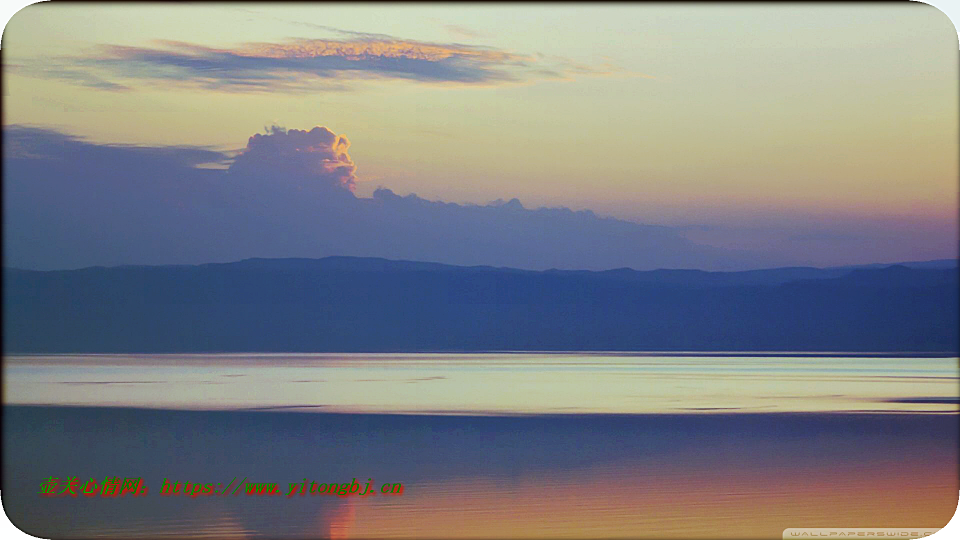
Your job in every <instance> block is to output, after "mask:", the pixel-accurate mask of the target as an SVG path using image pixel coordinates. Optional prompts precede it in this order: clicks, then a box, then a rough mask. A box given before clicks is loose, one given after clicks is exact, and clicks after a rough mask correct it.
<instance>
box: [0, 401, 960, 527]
mask: <svg viewBox="0 0 960 540" xmlns="http://www.w3.org/2000/svg"><path fill="white" fill-rule="evenodd" d="M3 429H4V442H5V447H4V463H3V467H4V468H3V470H4V473H5V474H4V485H3V498H4V507H5V510H6V512H7V513H8V515H9V516H10V517H11V519H12V520H13V521H14V523H16V524H17V525H18V526H20V527H21V528H23V529H25V530H27V531H28V532H30V533H32V534H34V535H37V536H41V537H57V538H62V537H67V536H70V535H73V536H82V537H96V536H105V537H123V538H127V537H134V536H148V537H158V536H180V537H183V536H209V537H242V538H245V537H271V538H276V537H289V538H307V537H310V538H315V537H330V538H382V537H407V538H435V537H444V538H451V537H459V538H514V537H546V538H557V537H658V538H662V537H703V538H716V537H729V538H732V537H740V538H744V537H747V538H750V537H756V538H779V537H780V534H781V532H782V530H783V529H784V528H787V527H798V526H801V527H829V526H841V527H843V526H854V525H856V526H871V527H873V526H876V527H898V526H899V527H942V526H943V525H944V524H945V523H946V522H947V521H948V520H949V519H950V517H951V516H952V515H953V513H954V511H955V509H956V505H957V491H958V489H960V486H958V478H960V471H958V465H957V462H958V455H957V445H958V436H957V422H956V416H954V415H942V414H938V415H930V414H928V415H912V414H871V415H864V414H811V413H803V414H783V413H773V414H770V413H766V414H743V413H741V414H723V413H715V414H678V415H669V414H657V415H573V414H565V415H531V416H521V417H516V416H508V417H496V416H432V415H396V414H394V415H371V414H305V413H291V412H238V411H220V412H209V411H206V412H200V411H164V410H137V409H123V408H75V407H74V408H71V407H23V406H7V407H5V411H4V424H3ZM51 475H53V476H59V477H61V478H63V477H67V476H79V477H81V478H84V479H85V478H88V477H96V478H102V477H104V476H106V475H111V476H113V475H119V476H143V477H144V479H145V481H146V482H147V484H148V485H149V486H150V490H151V493H150V495H149V496H147V497H142V498H129V497H127V498H124V499H100V498H92V499H87V498H83V497H80V498H79V499H72V498H66V499H49V498H41V497H39V496H38V495H37V492H38V486H39V482H40V480H41V479H43V478H46V477H48V476H51ZM242 476H245V477H248V478H251V479H255V480H256V481H269V482H277V483H280V484H281V485H282V486H283V488H284V491H286V489H287V487H288V483H290V482H302V480H303V478H304V477H306V478H309V479H311V480H315V481H317V482H330V481H341V482H343V481H350V480H351V479H353V478H358V482H364V481H365V480H366V479H367V478H368V477H372V478H374V479H375V481H376V482H402V483H403V484H404V494H403V495H402V496H382V495H377V496H371V497H366V498H362V499H360V498H339V497H330V496H304V497H299V496H294V497H291V498H287V497H286V496H285V494H284V496H280V497H247V496H244V495H240V496H226V497H198V498H196V499H191V498H183V497H161V496H159V495H158V494H159V488H160V485H161V482H162V480H163V479H164V478H167V479H174V478H176V479H180V481H200V482H223V483H227V482H229V480H230V479H231V478H233V477H242Z"/></svg>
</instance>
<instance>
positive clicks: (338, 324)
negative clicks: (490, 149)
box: [3, 257, 960, 354]
mask: <svg viewBox="0 0 960 540" xmlns="http://www.w3.org/2000/svg"><path fill="white" fill-rule="evenodd" d="M953 262H954V265H953V266H950V265H949V264H947V262H945V261H932V262H929V263H907V264H903V265H885V266H879V267H876V268H875V267H872V266H861V267H848V268H826V269H818V268H803V267H797V268H777V269H770V270H755V271H746V272H704V271H698V270H653V271H635V270H631V269H627V268H624V269H617V270H608V271H600V272H594V271H569V270H547V271H542V272H541V271H527V270H516V269H510V268H493V267H484V266H480V267H460V266H450V265H444V264H436V263H422V262H410V261H392V260H387V259H375V258H355V257H329V258H324V259H247V260H243V261H239V262H235V263H225V264H204V265H198V266H121V267H112V268H104V267H94V268H85V269H80V270H65V271H48V272H40V271H29V270H15V269H5V270H4V275H3V279H4V299H3V300H4V301H3V308H4V322H3V325H4V326H3V328H4V351H5V352H8V353H14V352H18V353H26V352H34V353H40V352H44V353H52V352H74V353H80V352H85V353H109V352H142V353H147V352H213V351H221V352H227V351H274V352H287V351H304V352H321V351H342V352H346V351H369V352H373V351H439V350H444V351H486V350H618V351H650V350H661V351H668V350H675V351H810V352H814V351H838V352H839V351H847V352H924V353H950V354H956V353H957V352H958V349H960V347H958V330H957V328H958V298H960V293H958V279H957V277H958V272H957V269H956V264H955V262H956V261H953Z"/></svg>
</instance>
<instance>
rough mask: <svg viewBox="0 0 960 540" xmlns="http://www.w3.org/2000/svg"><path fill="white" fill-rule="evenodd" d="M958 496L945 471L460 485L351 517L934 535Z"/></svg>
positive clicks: (613, 475) (478, 531)
mask: <svg viewBox="0 0 960 540" xmlns="http://www.w3.org/2000/svg"><path fill="white" fill-rule="evenodd" d="M958 488H960V486H958V471H957V465H956V463H955V462H952V461H945V462H940V463H938V464H924V463H913V464H899V465H898V464H894V463H874V464H868V465H866V466H856V465H851V466H844V467H830V468H820V469H818V468H810V467H807V468H806V470H804V469H784V468H766V469H763V470H756V469H755V470H751V469H749V468H747V467H737V468H734V469H730V468H694V469H684V468H683V467H682V466H679V465H678V466H676V467H670V468H668V469H666V468H661V469H659V470H654V471H645V470H641V469H639V468H636V467H635V466H634V467H633V468H621V467H605V468H593V469H589V470H582V471H576V472H566V473H564V472H563V471H559V472H558V474H557V475H555V476H546V475H523V476H518V477H498V478H460V479H455V480H448V481H443V482H437V483H431V484H425V485H420V486H408V489H407V491H406V493H405V495H404V497H402V498H391V499H390V500H389V501H385V500H383V499H381V500H379V501H377V502H376V504H360V505H358V507H357V515H356V523H355V527H354V530H353V534H352V536H353V537H355V538H371V537H405V538H440V537H443V538H450V537H454V538H535V537H540V538H584V537H590V538H600V537H656V538H664V537H672V538H691V537H698V538H718V537H722V538H780V537H781V535H782V531H783V529H785V528H788V527H931V528H934V527H942V526H944V525H945V524H946V523H947V522H948V521H949V520H950V518H951V517H952V516H953V514H954V512H955V510H956V508H957V493H958ZM401 499H402V500H401ZM371 502H372V501H371Z"/></svg>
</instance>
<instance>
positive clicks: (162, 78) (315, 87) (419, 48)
mask: <svg viewBox="0 0 960 540" xmlns="http://www.w3.org/2000/svg"><path fill="white" fill-rule="evenodd" d="M323 29H324V30H326V31H329V32H333V33H335V34H338V35H339V37H341V38H342V39H303V38H300V39H290V40H286V41H282V42H272V43H271V42H258V43H244V44H241V45H238V46H235V47H228V48H218V47H210V46H205V45H199V44H195V43H188V42H182V41H166V40H159V41H154V42H153V43H152V44H151V45H150V46H140V47H133V46H126V45H98V46H96V47H95V48H94V49H92V50H91V51H89V52H88V53H86V54H84V55H81V56H77V57H72V58H55V59H46V60H37V61H35V62H31V63H28V64H24V65H22V66H18V67H16V70H17V72H19V73H22V74H25V75H29V76H36V77H44V78H54V79H60V80H65V81H68V82H73V83H75V84H78V85H82V86H88V87H93V88H99V89H104V90H127V89H130V88H135V87H136V86H137V84H138V83H140V84H143V83H151V84H154V83H158V82H159V83H162V84H168V85H174V86H187V87H192V88H197V87H199V88H205V89H211V90H221V91H231V92H316V91H336V90H345V89H348V88H350V83H351V82H356V81H374V80H381V81H383V80H405V81H413V82H417V83H426V84H443V85H460V86H491V85H502V84H517V83H528V82H532V81H537V80H549V79H552V80H569V79H572V78H575V77H577V76H582V75H606V74H610V73H611V72H615V71H618V70H617V68H615V67H614V66H612V65H609V64H607V63H603V64H599V65H597V66H591V65H588V64H583V63H575V62H572V61H570V60H568V59H565V58H559V57H548V56H545V55H541V54H532V55H528V54H519V53H514V52H510V51H504V50H500V49H496V48H492V47H482V46H476V45H464V44H458V43H427V42H421V41H414V40H406V39H399V38H393V37H391V36H384V35H380V34H366V33H361V32H353V31H347V30H338V29H335V28H329V27H323Z"/></svg>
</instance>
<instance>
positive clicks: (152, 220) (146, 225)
mask: <svg viewBox="0 0 960 540" xmlns="http://www.w3.org/2000/svg"><path fill="white" fill-rule="evenodd" d="M3 140H4V157H5V159H4V182H3V204H4V218H5V223H4V224H5V227H4V228H3V235H4V236H3V240H4V248H5V249H4V257H5V260H4V264H5V265H7V266H13V267H20V268H33V269H65V268H79V267H85V266H97V265H103V266H112V265H120V264H202V263H210V262H228V261H236V260H241V259H246V258H250V257H308V258H315V257H325V256H331V255H352V256H366V257H386V258H391V259H407V260H419V261H434V262H443V263H449V264H461V265H491V266H508V267H514V268H527V269H541V270H542V269H548V268H566V269H609V268H619V267H624V266H630V267H634V268H638V269H651V268H661V267H663V268H708V269H723V268H726V269H729V268H746V267H762V266H771V265H774V264H776V263H782V262H784V261H783V260H782V259H778V258H777V257H776V256H769V255H758V254H755V253H743V252H735V251H732V250H725V249H721V248H713V247H707V246H702V245H698V244H696V243H694V242H692V241H690V240H688V239H686V238H684V237H683V235H682V234H681V232H680V231H678V230H677V229H675V228H672V227H662V226H654V225H644V224H641V223H634V222H629V221H623V220H617V219H612V218H604V217H600V216H597V215H595V214H594V213H593V212H590V211H573V210H570V209H568V208H537V209H529V208H526V207H524V205H523V204H522V203H521V202H520V201H518V200H516V199H510V200H509V201H507V202H504V200H498V201H494V202H493V203H490V204H486V205H472V204H454V203H446V202H440V201H431V200H426V199H423V198H421V197H418V196H416V195H414V194H409V195H406V196H400V195H397V194H395V193H394V192H393V191H391V190H389V189H386V188H383V189H379V190H377V191H376V192H375V193H374V196H373V197H371V198H361V197H357V196H356V195H355V194H354V193H353V192H352V191H351V189H350V188H351V187H352V186H353V184H354V182H355V181H356V178H357V176H356V171H357V165H356V164H355V163H354V162H353V160H352V159H351V158H350V156H349V153H348V150H349V142H348V140H347V138H346V137H345V136H344V135H342V134H336V133H334V132H333V131H332V130H330V129H327V128H325V127H319V126H318V127H314V128H312V129H310V130H295V129H291V130H286V129H283V128H270V129H268V130H267V132H266V133H264V134H257V135H254V136H253V137H250V139H249V140H248V142H247V146H246V148H244V150H243V151H242V152H240V154H238V155H237V156H236V157H234V158H233V159H232V160H231V158H230V157H229V156H228V155H227V154H225V153H221V152H218V151H216V150H212V149H209V148H195V147H144V146H136V145H123V144H98V143H94V142H90V141H87V140H84V139H81V138H77V137H72V136H70V135H66V134H63V133H59V132H56V131H52V130H45V129H39V128H32V127H23V126H6V127H5V128H4V137H3ZM211 162H216V163H221V164H225V163H230V165H229V168H227V169H208V168H202V167H201V166H202V165H203V164H205V163H211Z"/></svg>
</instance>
